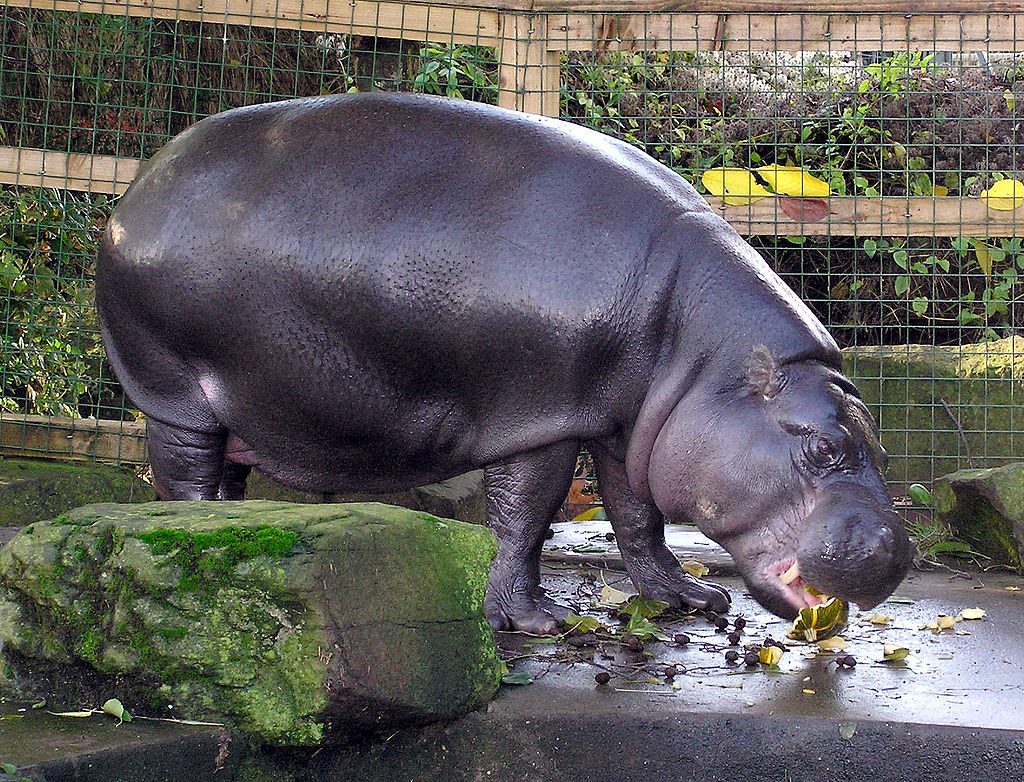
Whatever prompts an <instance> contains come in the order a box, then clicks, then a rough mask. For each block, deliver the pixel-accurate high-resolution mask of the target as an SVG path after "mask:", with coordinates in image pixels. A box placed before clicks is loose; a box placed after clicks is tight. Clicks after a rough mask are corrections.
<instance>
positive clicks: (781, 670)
mask: <svg viewBox="0 0 1024 782" xmlns="http://www.w3.org/2000/svg"><path fill="white" fill-rule="evenodd" d="M605 524H606V523H602V522H593V523H590V524H589V525H586V526H581V525H574V526H573V527H572V528H570V527H568V526H561V525H560V526H561V528H560V529H558V532H557V533H556V535H555V537H554V538H553V539H552V540H551V541H549V543H548V547H549V549H551V550H552V552H553V554H554V555H555V557H557V558H558V559H561V560H568V561H565V562H551V561H550V558H549V563H548V567H547V569H548V571H549V573H548V575H547V582H548V583H549V584H551V585H553V586H554V587H555V591H556V596H557V597H558V598H560V599H562V600H567V601H569V602H570V603H571V604H572V603H575V604H576V605H577V606H578V607H579V608H580V609H583V608H585V607H586V604H587V603H588V602H589V600H590V596H591V595H592V594H595V593H596V591H597V589H598V588H599V587H600V585H601V582H602V581H607V582H608V583H609V584H611V585H612V586H617V587H619V588H621V589H623V590H625V591H629V590H630V589H631V587H630V585H629V582H628V580H627V579H626V578H625V576H624V574H623V573H621V572H619V571H615V570H610V569H601V567H600V565H601V563H602V562H603V561H609V562H612V563H614V562H615V561H616V560H617V552H615V551H614V543H613V542H609V541H607V540H606V539H605V533H606V532H608V531H610V528H606V527H605ZM668 537H669V542H670V546H671V547H672V548H673V549H674V550H675V551H676V553H677V555H678V556H679V557H680V559H683V560H687V559H698V560H700V561H701V562H703V563H704V564H707V565H708V566H709V567H710V568H711V569H712V571H713V572H715V571H717V572H718V573H719V575H717V576H708V578H709V579H711V580H716V581H718V582H719V583H721V584H722V585H723V586H725V587H727V588H728V589H729V591H730V593H731V595H732V597H733V604H732V610H731V612H730V614H729V618H730V619H733V618H734V617H736V616H743V617H744V618H745V619H746V621H747V624H746V627H745V628H744V629H743V633H742V635H741V641H740V644H741V645H740V647H733V646H730V645H729V643H728V641H727V639H726V635H725V633H722V632H717V631H716V628H715V627H713V626H712V625H711V624H710V623H709V622H708V621H707V620H706V619H704V618H703V617H694V618H688V619H678V620H676V621H674V622H665V623H661V622H660V621H659V624H663V629H664V630H665V631H666V634H667V635H669V636H674V635H676V634H677V633H686V634H687V635H689V636H690V638H691V642H690V643H689V644H688V645H687V646H685V647H679V646H677V645H676V644H674V643H671V642H669V643H653V644H648V645H647V646H646V647H645V649H644V651H645V653H646V654H648V655H653V658H651V659H649V661H648V662H647V663H646V664H645V665H644V666H643V667H642V668H639V667H638V666H639V663H640V660H638V659H637V655H636V653H633V652H631V651H630V650H628V649H624V648H622V647H621V646H619V645H618V644H614V643H610V644H605V645H604V646H603V648H601V649H598V650H595V654H594V655H593V661H592V663H591V664H587V665H580V664H577V665H564V664H560V663H559V662H558V656H559V655H558V653H552V652H551V651H550V648H549V647H547V646H546V645H544V644H540V645H537V644H535V643H533V642H531V641H530V640H528V639H526V638H524V637H523V636H516V635H512V634H506V635H505V636H504V637H503V644H505V645H506V646H511V647H513V648H521V649H523V650H524V651H525V652H528V653H529V654H531V655H533V656H530V657H526V658H524V659H523V660H521V661H519V662H517V663H516V666H517V669H522V670H525V671H528V672H530V673H531V675H533V674H536V677H537V681H536V682H535V684H534V685H531V689H532V692H533V694H532V695H531V696H528V695H526V694H523V695H522V696H520V697H524V698H525V697H536V698H537V699H538V700H539V701H541V702H543V701H544V700H545V699H547V698H550V697H552V693H551V692H548V693H545V690H552V691H564V690H565V689H593V688H594V675H595V673H596V672H597V671H598V670H600V669H601V668H606V669H607V670H609V671H610V672H611V673H613V674H614V678H613V680H612V681H611V682H609V684H608V685H607V686H606V688H607V689H610V690H612V691H613V693H614V694H612V693H603V694H601V695H598V696H597V697H606V698H608V697H614V698H619V699H621V700H622V702H623V703H625V702H629V701H631V702H634V703H635V704H636V705H637V708H640V709H643V710H649V711H654V712H670V711H673V710H680V709H686V710H713V711H717V712H722V713H737V714H739V713H742V714H759V715H765V716H780V715H790V716H801V717H819V718H830V719H837V720H883V721H901V722H913V723H923V724H933V725H955V726H963V727H974V728H1007V729H1013V730H1024V579H1021V578H1020V577H1018V576H1015V575H1013V574H1010V573H1007V572H987V573H985V572H978V571H977V570H974V571H971V572H964V573H955V572H952V571H950V570H946V569H935V570H932V571H928V572H922V571H914V572H912V573H911V574H910V576H909V577H908V578H907V579H906V580H905V581H904V583H903V584H902V585H901V586H900V587H899V589H897V591H896V593H895V595H893V596H892V597H891V598H890V599H889V600H887V601H886V602H885V603H883V604H881V605H880V606H877V607H875V608H874V609H871V610H870V611H866V612H857V611H856V610H855V609H854V610H852V611H851V615H850V622H849V625H848V627H847V629H846V630H845V631H844V632H843V633H842V635H843V637H844V638H845V639H846V640H847V642H848V645H847V648H846V649H845V650H844V651H843V652H841V653H829V652H821V651H819V650H818V649H817V648H816V646H815V645H813V644H804V643H798V642H795V641H787V642H786V644H787V647H788V649H787V651H786V653H785V654H783V657H782V659H781V660H780V662H779V664H778V670H766V669H764V668H763V667H757V668H754V669H748V668H747V667H746V666H744V665H742V664H741V665H739V666H730V665H728V664H726V662H725V657H724V653H725V651H726V650H727V649H730V648H739V649H740V650H741V651H742V647H743V645H746V644H754V643H760V642H761V641H763V639H764V638H765V636H771V637H773V638H775V639H779V640H782V639H784V637H785V635H786V631H787V630H788V629H789V627H790V623H788V622H786V621H784V620H781V619H779V618H777V617H775V616H773V615H771V614H769V613H768V612H766V611H765V610H764V609H762V608H761V607H760V606H759V605H758V604H757V603H755V602H754V601H753V600H752V599H751V598H750V597H748V596H747V595H746V594H745V593H744V590H743V586H742V581H741V580H740V579H739V578H738V577H736V576H735V575H732V572H733V570H732V566H731V560H729V558H728V555H727V554H725V552H724V551H722V550H721V549H719V548H718V547H717V546H715V545H714V544H712V543H710V541H707V539H706V538H703V537H702V536H698V535H697V533H695V532H694V531H692V530H690V529H687V528H672V529H670V531H669V536H668ZM597 548H606V549H607V550H608V551H606V552H605V553H602V552H599V551H597V550H596V549H597ZM581 569H582V572H583V573H584V574H587V573H589V575H588V576H587V578H595V579H596V581H597V583H596V584H595V585H594V586H591V584H590V583H589V582H588V581H586V580H584V579H581V578H580V575H579V574H580V572H581ZM976 607H979V608H982V609H984V610H985V612H986V615H985V617H984V618H983V619H980V620H975V621H961V622H958V623H956V625H955V626H954V627H953V628H952V629H950V630H944V631H941V632H938V633H935V632H933V631H932V630H930V629H924V630H922V629H920V628H921V627H922V626H925V625H927V624H929V623H930V622H933V621H936V620H937V619H938V618H939V616H940V615H947V616H954V617H955V616H956V615H957V614H959V613H960V612H961V611H962V610H964V609H969V608H976ZM875 614H886V615H888V616H891V617H892V619H891V621H889V622H888V623H887V624H885V625H878V624H873V623H872V622H871V621H870V620H869V617H871V616H872V615H875ZM609 623H610V624H612V625H613V626H614V624H615V623H614V621H611V620H609ZM729 629H730V630H731V629H732V627H731V626H730V628H729ZM885 645H894V646H900V647H905V648H907V649H909V651H910V653H909V655H908V656H907V657H906V659H905V660H904V661H902V662H900V663H892V662H884V661H883V659H882V658H883V647H884V646H885ZM608 654H610V655H611V656H612V657H613V659H611V660H607V659H604V657H605V656H607V655H608ZM847 654H849V655H852V656H853V657H854V658H855V659H856V661H857V665H856V667H854V668H852V669H848V668H841V667H839V666H838V665H837V664H836V662H835V661H836V659H837V657H839V656H842V655H847ZM670 664H677V665H680V666H683V667H685V669H686V672H685V673H684V674H682V675H677V676H675V678H674V679H672V681H671V683H668V682H666V681H664V676H663V675H659V674H661V672H662V669H664V668H665V667H666V666H667V665H670ZM634 669H636V670H637V671H639V672H641V673H640V674H637V675H634V674H633V673H632V671H633V670H634ZM652 678H653V679H660V681H658V682H657V683H655V682H653V681H649V680H650V679H652ZM638 680H639V681H638Z"/></svg>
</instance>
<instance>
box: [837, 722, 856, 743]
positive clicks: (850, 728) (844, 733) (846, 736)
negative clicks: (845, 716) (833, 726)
mask: <svg viewBox="0 0 1024 782" xmlns="http://www.w3.org/2000/svg"><path fill="white" fill-rule="evenodd" d="M856 732H857V723H856V722H840V723H839V738H841V739H843V740H844V741H849V740H850V739H852V738H853V736H854V734H856Z"/></svg>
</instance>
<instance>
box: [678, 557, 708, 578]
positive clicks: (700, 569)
mask: <svg viewBox="0 0 1024 782" xmlns="http://www.w3.org/2000/svg"><path fill="white" fill-rule="evenodd" d="M683 570H685V571H686V572H687V573H689V574H690V575H691V576H693V577H694V578H704V576H706V575H707V574H708V573H710V572H711V571H710V570H708V566H707V565H705V564H704V563H703V562H700V561H699V560H696V559H688V560H687V561H686V562H684V563H683Z"/></svg>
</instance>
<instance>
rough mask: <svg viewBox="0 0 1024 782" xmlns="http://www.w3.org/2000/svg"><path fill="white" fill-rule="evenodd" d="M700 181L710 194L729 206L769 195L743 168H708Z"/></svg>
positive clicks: (747, 202) (739, 204)
mask: <svg viewBox="0 0 1024 782" xmlns="http://www.w3.org/2000/svg"><path fill="white" fill-rule="evenodd" d="M700 181H701V184H702V185H704V187H706V188H707V191H708V192H709V193H711V195H713V196H717V197H718V198H721V199H722V200H723V201H725V203H726V204H728V205H729V206H743V205H745V204H752V203H754V202H755V201H760V200H761V199H762V198H765V197H766V196H770V195H771V193H769V192H768V191H767V190H765V189H764V188H763V187H762V186H761V185H759V184H758V183H757V180H756V179H754V175H753V174H751V173H750V172H749V171H747V170H746V169H745V168H709V169H708V170H707V171H705V172H704V173H703V174H702V175H701V177H700Z"/></svg>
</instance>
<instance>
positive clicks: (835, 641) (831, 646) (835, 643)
mask: <svg viewBox="0 0 1024 782" xmlns="http://www.w3.org/2000/svg"><path fill="white" fill-rule="evenodd" d="M815 643H817V644H818V648H819V649H824V650H825V651H826V652H841V651H842V650H843V649H845V648H846V647H847V646H848V644H847V642H846V639H845V638H843V637H842V636H841V635H834V636H832V637H831V638H823V639H822V640H820V641H816V642H815Z"/></svg>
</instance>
